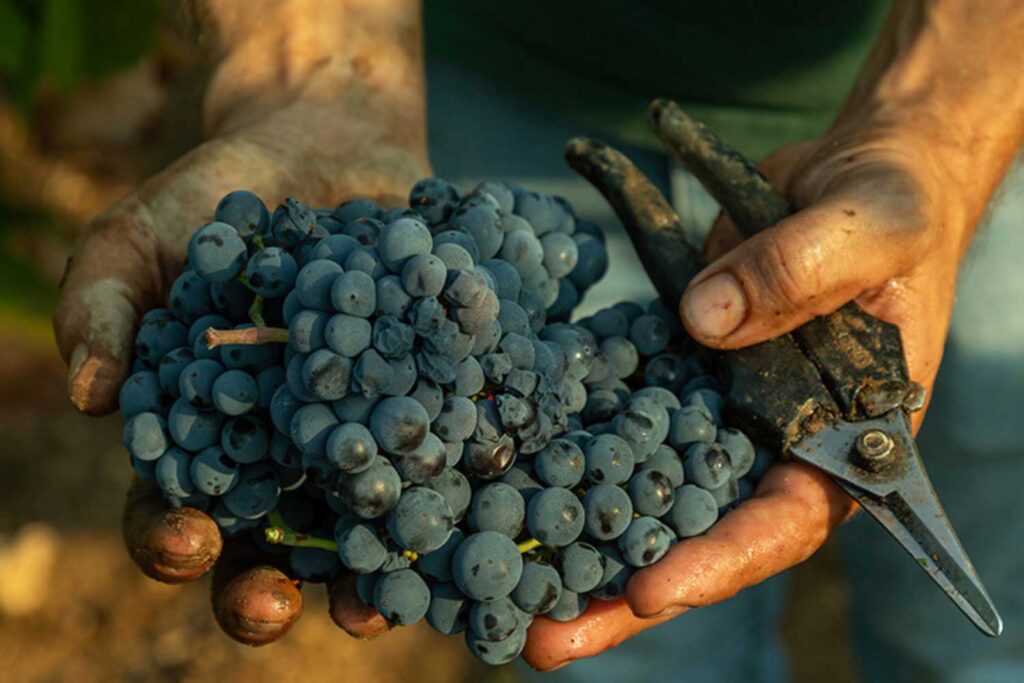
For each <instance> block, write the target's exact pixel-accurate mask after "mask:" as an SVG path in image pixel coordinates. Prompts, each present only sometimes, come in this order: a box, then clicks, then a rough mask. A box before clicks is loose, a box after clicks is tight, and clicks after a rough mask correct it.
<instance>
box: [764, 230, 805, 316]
mask: <svg viewBox="0 0 1024 683" xmlns="http://www.w3.org/2000/svg"><path fill="white" fill-rule="evenodd" d="M819 253H820V252H819V249H818V247H817V246H816V245H814V244H813V243H810V242H809V241H808V240H807V239H806V238H805V237H804V236H803V235H802V234H800V233H798V232H781V233H778V234H775V235H772V236H771V237H769V238H768V239H766V240H765V241H764V243H763V244H762V245H761V248H760V249H759V250H758V251H757V253H756V255H755V258H754V266H753V267H754V270H755V277H756V278H757V279H758V282H759V285H760V295H761V298H762V299H763V300H764V304H765V305H766V306H767V307H768V308H770V309H771V310H770V311H768V312H769V313H775V314H789V313H794V312H796V311H799V310H801V309H802V308H803V307H804V306H805V305H806V303H807V302H808V301H809V300H812V299H814V298H815V296H816V295H817V293H818V285H819V283H820V281H821V272H820V269H821V267H822V264H821V260H820V257H819Z"/></svg>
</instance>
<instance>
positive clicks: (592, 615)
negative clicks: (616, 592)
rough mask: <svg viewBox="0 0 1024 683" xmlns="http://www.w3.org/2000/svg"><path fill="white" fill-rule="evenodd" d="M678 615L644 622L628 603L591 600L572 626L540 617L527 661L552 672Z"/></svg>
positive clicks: (529, 640) (526, 651) (528, 646)
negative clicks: (631, 609)
mask: <svg viewBox="0 0 1024 683" xmlns="http://www.w3.org/2000/svg"><path fill="white" fill-rule="evenodd" d="M679 611H684V610H679ZM678 613H679V612H674V613H673V614H666V615H664V616H660V617H658V618H656V619H641V618H640V617H637V616H635V615H634V614H633V612H632V611H630V608H629V605H627V604H626V601H625V600H614V601H611V602H604V601H600V600H591V601H590V605H589V606H588V607H587V611H586V612H584V613H583V614H582V615H581V616H580V617H578V618H577V619H574V620H572V621H570V622H565V623H562V622H557V621H554V620H552V619H547V618H545V617H537V618H536V619H535V620H534V622H533V625H532V626H531V627H530V631H529V635H528V637H527V639H526V647H525V648H524V649H523V659H524V660H525V661H526V663H527V664H529V665H530V666H531V667H533V668H534V669H537V670H538V671H551V670H552V669H557V668H559V667H561V666H565V665H566V664H568V663H569V662H572V661H575V660H577V659H584V658H586V657H593V656H594V655H598V654H601V653H602V652H604V651H605V650H608V649H611V648H613V647H615V646H616V645H618V644H619V643H621V642H623V641H624V640H626V639H627V638H631V637H633V636H635V635H636V634H637V633H640V632H641V631H644V630H646V629H649V628H652V627H654V626H657V625H658V624H661V623H664V622H666V621H668V620H669V619H671V618H672V617H674V616H676V615H677V614H678Z"/></svg>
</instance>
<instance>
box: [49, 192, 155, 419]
mask: <svg viewBox="0 0 1024 683" xmlns="http://www.w3.org/2000/svg"><path fill="white" fill-rule="evenodd" d="M135 204H136V202H127V201H126V202H124V203H122V204H121V205H119V207H118V208H116V209H114V210H112V212H111V213H109V214H106V215H104V216H101V217H100V218H98V219H97V220H96V221H94V223H93V224H92V225H91V226H90V227H89V228H88V233H87V234H86V236H85V237H84V238H83V239H82V240H81V241H80V243H79V244H78V245H77V246H76V248H75V251H74V254H73V255H72V257H71V258H70V259H69V260H68V265H67V269H66V271H65V273H64V277H63V279H62V281H61V294H60V300H59V301H58V304H57V308H56V311H55V312H54V316H53V326H54V333H55V335H56V338H57V345H58V347H59V349H60V352H61V355H62V356H63V357H64V359H65V361H67V363H68V395H69V397H70V398H71V401H72V403H74V405H75V407H76V408H78V409H79V410H81V411H82V412H85V413H91V414H103V413H108V412H110V411H112V410H114V409H115V408H116V407H117V395H118V392H119V391H120V388H121V383H122V382H123V381H124V378H125V375H126V374H127V372H128V369H129V367H130V365H131V359H132V340H133V338H134V329H135V324H136V320H137V317H138V315H139V312H140V311H142V310H144V309H145V308H148V307H150V306H151V305H153V304H154V303H155V297H156V292H158V291H160V289H161V286H162V285H161V283H160V277H159V271H160V261H159V258H158V249H157V240H156V236H155V234H154V231H153V228H152V225H151V224H150V223H149V222H148V221H147V220H145V219H144V218H142V216H143V215H144V214H143V213H141V212H137V211H135V210H134V209H133V208H132V206H134V205H135ZM154 273H156V274H154Z"/></svg>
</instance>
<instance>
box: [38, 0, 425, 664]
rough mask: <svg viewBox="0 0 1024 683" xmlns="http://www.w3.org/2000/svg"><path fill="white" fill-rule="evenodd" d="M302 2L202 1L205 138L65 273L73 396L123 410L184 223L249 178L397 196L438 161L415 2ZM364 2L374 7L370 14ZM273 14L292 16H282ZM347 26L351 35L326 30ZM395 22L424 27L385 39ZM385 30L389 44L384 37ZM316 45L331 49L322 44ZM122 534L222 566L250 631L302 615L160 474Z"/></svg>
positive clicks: (268, 630)
mask: <svg viewBox="0 0 1024 683" xmlns="http://www.w3.org/2000/svg"><path fill="white" fill-rule="evenodd" d="M260 1H261V2H262V1H263V0H260ZM304 4H307V3H305V2H304V0H297V1H291V2H287V3H268V4H267V6H266V7H265V8H264V10H265V11H252V12H249V11H248V10H247V11H246V12H244V13H241V14H239V13H232V12H231V11H230V10H231V7H230V5H231V3H200V5H203V10H204V11H205V12H207V13H209V14H210V15H211V16H210V17H207V20H208V21H209V22H211V23H212V24H213V25H214V29H215V32H219V33H217V35H218V36H219V40H220V41H221V42H220V43H219V44H218V45H217V48H216V49H215V52H216V53H217V54H216V56H215V60H214V61H215V64H214V65H213V68H212V77H211V80H210V83H209V85H208V86H207V90H206V96H205V100H204V103H203V107H204V112H203V113H204V124H205V128H206V130H207V131H208V132H209V136H210V137H209V139H208V141H207V142H205V143H203V144H202V145H200V146H199V147H197V148H195V149H194V150H192V151H191V152H189V153H188V154H186V155H185V156H183V157H182V158H181V159H179V160H178V161H176V162H175V163H173V164H172V165H171V166H169V167H168V168H167V169H166V170H164V171H163V172H161V173H160V174H158V175H156V176H154V177H153V178H151V179H149V180H148V181H146V182H145V183H143V184H142V185H141V186H140V187H139V188H138V190H137V191H135V192H134V193H132V194H131V195H129V196H127V197H125V198H124V199H122V200H121V201H119V202H117V203H116V204H115V205H113V206H111V207H110V208H109V209H108V210H107V211H105V212H104V213H103V214H101V215H100V216H98V217H97V218H96V219H95V220H93V221H92V223H91V224H90V225H88V226H87V227H86V228H85V230H84V232H83V234H82V237H81V239H80V240H79V242H78V244H77V245H76V246H75V248H74V252H73V254H72V256H71V258H70V259H69V261H68V267H67V271H66V273H65V276H64V279H63V281H62V284H61V296H60V301H59V304H58V306H57V310H56V312H55V314H54V330H55V333H56V337H57V343H58V346H59V348H60V352H61V354H62V355H63V357H64V358H65V360H66V361H67V362H68V366H69V374H68V393H69V395H70V398H71V400H72V402H73V403H74V405H75V406H76V407H77V408H78V409H79V410H81V411H83V412H86V413H90V414H103V413H108V412H111V411H113V410H115V409H116V408H117V398H118V392H119V390H120V387H121V383H122V381H123V380H124V379H125V377H126V374H127V372H128V370H129V368H130V366H131V362H132V354H133V339H134V332H135V328H136V325H137V321H138V318H139V316H140V315H141V314H142V313H143V312H145V311H146V310H148V309H150V308H154V307H158V306H163V305H165V299H166V295H167V291H168V289H169V287H170V284H171V282H172V281H173V280H174V278H175V277H176V276H177V274H178V273H179V272H180V270H181V267H182V264H183V263H184V260H185V251H186V246H187V244H188V239H189V236H190V235H191V233H192V231H193V230H195V229H196V228H198V227H199V226H201V225H202V224H203V223H205V222H208V221H210V220H211V219H212V214H213V209H214V207H215V206H216V205H217V202H218V200H219V199H220V197H221V196H223V195H224V194H226V193H228V192H229V191H232V190H235V189H243V188H244V189H248V190H251V191H253V192H255V193H256V194H257V195H259V196H260V197H261V198H262V199H263V200H264V201H265V202H266V203H267V204H268V205H270V206H271V208H272V207H273V206H274V205H275V204H277V203H278V202H280V201H281V200H283V198H284V197H286V196H295V197H298V198H301V199H302V200H303V201H305V202H307V203H309V204H311V205H314V206H333V205H334V204H336V203H338V202H339V201H340V200H343V199H346V198H352V197H370V198H373V199H376V200H377V201H379V202H381V203H382V204H384V205H389V204H390V205H395V204H398V203H401V202H402V201H404V197H405V195H406V193H407V192H408V188H409V187H410V185H411V184H412V183H413V182H415V180H417V179H419V178H422V177H424V176H426V175H429V166H428V163H427V161H426V152H425V127H424V103H423V84H422V75H421V72H420V69H419V42H418V35H417V33H418V14H416V15H415V16H413V15H412V14H410V15H409V16H404V15H403V14H402V11H399V10H402V9H403V8H404V7H405V6H407V5H410V3H408V2H404V1H399V2H394V3H392V2H388V3H386V4H388V5H389V6H390V5H392V4H394V5H400V6H402V7H396V8H392V9H394V10H395V16H394V17H391V19H392V21H390V22H385V23H384V24H382V25H377V24H374V23H373V22H374V21H380V19H379V17H378V16H377V10H378V9H379V6H378V5H373V3H370V5H372V6H367V7H364V5H366V3H362V2H354V3H347V4H346V6H345V7H344V8H342V7H340V6H339V7H337V8H336V9H337V11H339V12H342V13H344V14H345V16H344V17H339V18H338V22H336V23H334V24H332V22H330V21H325V20H324V17H322V16H318V15H317V12H312V11H309V10H310V8H306V7H304V6H303V5H304ZM313 9H315V8H313ZM364 9H366V10H367V12H368V13H369V16H370V17H371V19H367V18H365V17H362V16H360V13H361V12H362V11H363V10H364ZM332 11H333V10H332ZM268 13H270V14H284V15H290V14H293V13H294V14H297V15H298V16H297V17H292V16H280V17H277V18H276V19H273V20H272V19H270V18H269V17H268V16H267V14H268ZM403 17H404V18H403ZM253 18H256V19H258V20H259V22H260V23H261V26H260V27H257V29H258V30H256V31H255V32H254V33H252V32H250V31H249V29H250V28H251V27H248V26H246V25H245V24H246V22H247V21H250V20H252V19H253ZM311 21H312V22H313V23H314V25H315V27H320V28H319V29H317V28H315V27H313V28H311V27H310V25H309V24H310V22H311ZM321 24H324V25H326V27H321ZM295 26H304V27H306V28H307V29H310V32H309V33H307V34H305V35H304V36H303V38H304V39H303V41H301V42H298V43H295V42H289V41H287V40H284V37H282V36H280V35H277V34H276V33H275V32H276V31H281V30H284V29H278V28H274V27H291V28H289V29H288V30H294V27H295ZM353 26H356V27H357V28H358V30H355V29H352V31H351V32H352V33H353V34H354V35H350V36H349V35H346V36H335V35H333V34H331V33H330V30H338V31H342V32H344V31H345V30H346V29H349V28H352V27H353ZM267 27H270V28H267ZM331 27H333V28H331ZM318 30H319V34H318V33H317V31H318ZM391 33H395V34H397V35H400V36H402V37H403V38H409V37H410V36H411V37H413V38H415V40H412V41H411V42H409V41H407V40H406V41H402V40H398V39H392V40H386V39H387V38H388V36H389V35H390V34H391ZM355 34H358V35H355ZM382 40H383V41H385V42H388V43H390V44H392V45H393V46H394V47H393V49H392V50H386V49H381V47H380V44H379V43H380V42H381V41H382ZM320 41H322V44H321V42H320ZM266 43H270V45H267V44H266ZM274 45H277V49H270V48H271V47H274ZM339 45H344V46H346V47H345V48H344V49H340V48H339V47H338V46H339ZM290 49H294V50H295V51H294V52H290V51H289V50H290ZM318 49H322V52H323V53H324V54H330V55H331V56H330V58H325V59H320V58H318V57H317V54H318ZM367 55H372V56H371V57H367ZM268 60H271V61H273V60H277V61H284V62H287V64H285V65H278V66H279V67H280V68H278V66H275V64H276V62H275V64H268V63H266V62H267V61H268ZM262 79H269V80H268V81H266V82H264V81H263V80H262ZM123 532H124V538H125V542H126V544H127V546H128V550H129V552H130V554H131V556H132V558H133V559H134V560H135V562H136V563H137V564H138V565H139V567H140V568H141V569H142V570H143V571H144V572H145V573H146V574H147V575H149V576H151V577H152V578H155V579H157V580H160V581H165V582H169V583H178V582H184V581H191V580H194V579H197V578H199V577H200V576H202V575H203V574H205V573H206V572H207V571H208V570H210V568H211V567H214V565H216V567H215V572H214V582H213V584H214V585H213V590H214V595H213V605H214V611H215V614H216V616H217V619H218V621H219V622H220V624H221V625H222V626H223V627H224V629H225V630H226V631H227V632H228V633H229V634H230V635H232V636H233V637H235V638H237V639H238V640H241V641H242V642H246V643H249V644H254V645H256V644H262V643H266V642H271V641H273V640H275V639H276V638H278V637H280V636H281V635H282V634H283V633H284V632H285V631H287V630H288V628H289V627H290V626H291V624H292V623H294V621H295V620H296V619H297V618H298V616H299V613H300V611H301V608H302V600H301V594H300V593H299V592H298V590H297V588H296V586H295V583H294V582H292V581H291V580H290V579H289V578H288V577H287V576H286V575H285V574H284V573H282V572H281V571H280V569H278V568H275V567H274V566H272V565H273V561H272V560H273V558H270V557H267V556H263V555H261V554H260V553H258V552H257V551H256V549H255V547H254V546H253V545H252V544H251V543H250V542H248V541H237V540H236V541H230V540H229V541H227V542H222V539H221V534H220V531H219V530H218V528H217V525H216V524H215V523H214V522H213V521H212V520H211V519H210V518H209V517H208V516H207V515H205V514H204V513H202V512H200V511H198V510H195V509H190V508H182V509H168V508H167V507H166V506H165V504H164V502H163V499H162V497H161V495H160V491H159V490H158V489H157V488H156V486H154V485H152V484H149V483H147V482H141V481H136V482H135V483H134V484H133V485H132V488H131V490H130V491H129V494H128V497H127V501H126V507H125V511H124V523H123ZM218 559H220V561H219V562H218ZM346 588H351V587H350V586H349V585H348V583H347V582H345V581H342V582H340V583H339V585H338V586H335V587H332V595H333V596H335V599H334V600H332V610H334V609H335V607H336V606H337V605H344V604H346V601H347V600H348V599H349V598H348V596H349V594H350V592H351V591H348V592H346V590H345V589H346ZM341 613H344V614H346V615H347V614H349V612H346V611H345V610H342V611H341ZM353 614H355V616H354V617H349V618H350V619H358V618H359V617H358V611H355V612H353Z"/></svg>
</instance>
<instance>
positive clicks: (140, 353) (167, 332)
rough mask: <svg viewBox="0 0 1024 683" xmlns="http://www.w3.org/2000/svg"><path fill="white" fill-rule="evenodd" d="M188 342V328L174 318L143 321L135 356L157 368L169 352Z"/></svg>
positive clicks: (149, 365)
mask: <svg viewBox="0 0 1024 683" xmlns="http://www.w3.org/2000/svg"><path fill="white" fill-rule="evenodd" d="M187 343H188V329H187V328H186V327H185V326H184V325H182V324H181V323H180V322H178V321H177V320H174V319H168V318H162V317H161V318H158V319H156V320H151V321H150V322H147V323H143V325H142V326H141V327H139V333H138V334H137V335H136V337H135V356H136V357H137V358H138V359H139V360H141V361H142V362H143V363H145V364H146V366H147V367H149V368H156V367H157V365H158V364H159V363H160V360H161V359H162V358H163V357H164V356H165V355H166V354H168V353H170V352H171V351H173V350H174V349H177V348H179V347H183V346H185V345H186V344H187Z"/></svg>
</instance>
